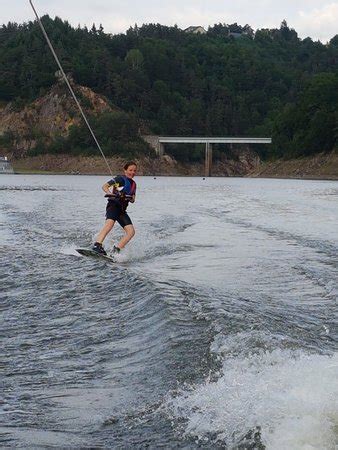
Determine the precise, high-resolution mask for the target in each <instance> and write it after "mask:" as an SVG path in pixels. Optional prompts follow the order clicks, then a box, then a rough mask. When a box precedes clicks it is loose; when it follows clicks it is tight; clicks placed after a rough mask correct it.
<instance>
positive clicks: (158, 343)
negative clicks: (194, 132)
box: [0, 175, 338, 450]
mask: <svg viewBox="0 0 338 450" xmlns="http://www.w3.org/2000/svg"><path fill="white" fill-rule="evenodd" d="M105 181H106V178H105V177H98V176H51V175H49V176H46V175H45V176H43V175H1V176H0V262H1V267H0V286H1V290H0V296H1V312H2V321H1V334H2V340H1V342H2V352H1V359H2V361H1V367H2V375H1V384H2V389H3V396H2V400H1V403H0V418H1V426H0V446H1V447H2V448H11V447H16V448H25V449H27V448H114V449H129V448H152V449H158V448H182V449H194V448H210V449H217V448H228V449H230V448H231V449H235V448H236V449H256V448H257V449H264V448H267V449H285V450H286V449H288V450H293V449H297V450H298V449H307V450H309V449H320V450H324V449H330V450H331V449H332V450H333V449H334V448H335V446H336V445H337V444H338V442H337V435H338V406H337V399H338V370H337V369H338V358H337V352H336V350H337V328H336V326H337V323H336V322H335V315H336V313H337V309H336V306H337V304H336V300H337V265H338V226H337V224H338V183H337V182H331V181H302V180H268V179H240V178H210V179H206V180H203V179H202V178H175V177H172V178H169V177H163V178H162V177H157V179H154V178H152V177H137V178H136V182H137V184H138V192H137V201H136V203H135V204H134V205H130V207H129V213H130V216H131V217H132V220H133V222H134V224H135V227H136V231H137V234H136V236H135V238H134V240H133V241H132V242H131V243H130V244H129V246H128V248H127V249H125V251H123V252H122V254H121V255H119V256H118V262H117V263H114V264H112V263H109V262H106V261H103V260H98V259H92V258H88V257H83V256H80V255H78V254H77V253H76V251H75V248H77V247H79V246H80V247H84V246H88V245H90V244H91V242H93V240H94V239H95V235H96V233H97V232H98V231H99V229H100V227H101V226H102V224H103V221H104V210H105V199H104V198H103V194H102V191H101V185H102V184H103V183H104V182H105ZM119 236H121V229H119V227H118V226H117V227H116V230H114V231H113V234H112V236H111V237H109V238H108V239H107V242H106V246H107V248H109V247H110V248H111V247H112V245H113V241H114V240H115V242H116V239H117V238H118V237H119Z"/></svg>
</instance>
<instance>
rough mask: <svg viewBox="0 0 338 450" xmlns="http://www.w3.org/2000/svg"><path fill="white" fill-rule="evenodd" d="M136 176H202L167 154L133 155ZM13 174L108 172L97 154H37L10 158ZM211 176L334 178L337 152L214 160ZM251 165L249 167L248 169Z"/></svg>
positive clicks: (199, 169)
mask: <svg viewBox="0 0 338 450" xmlns="http://www.w3.org/2000/svg"><path fill="white" fill-rule="evenodd" d="M135 161H136V163H137V165H138V175H140V176H151V177H160V176H191V177H203V178H204V177H205V171H204V162H198V163H181V162H177V161H176V160H174V159H173V158H171V157H170V156H169V155H164V156H163V157H161V158H150V157H140V158H135ZM108 162H109V165H110V167H111V170H112V172H113V173H119V172H120V171H121V167H123V165H124V164H125V158H121V157H112V158H108ZM11 164H12V166H13V169H14V174H18V175H33V174H34V175H93V176H110V174H109V172H108V170H107V167H106V166H105V164H104V162H103V160H102V158H100V157H98V156H72V155H39V156H32V157H26V158H21V159H13V160H12V161H11ZM212 169H213V170H212V174H211V177H239V178H240V177H242V178H275V179H295V180H328V181H336V180H338V153H337V152H331V153H328V154H318V155H316V156H313V157H303V158H299V159H296V160H295V159H293V160H276V161H264V162H261V163H260V164H259V165H258V166H256V167H255V168H252V167H251V168H250V167H247V166H246V167H244V166H243V165H240V164H239V163H236V161H233V160H225V161H215V162H214V164H213V168H212ZM250 169H251V170H250Z"/></svg>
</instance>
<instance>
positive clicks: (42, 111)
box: [0, 81, 112, 159]
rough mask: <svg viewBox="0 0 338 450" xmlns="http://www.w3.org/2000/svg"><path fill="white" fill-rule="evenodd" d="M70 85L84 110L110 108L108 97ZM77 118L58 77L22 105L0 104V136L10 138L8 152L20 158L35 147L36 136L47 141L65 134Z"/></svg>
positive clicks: (77, 122)
mask: <svg viewBox="0 0 338 450" xmlns="http://www.w3.org/2000/svg"><path fill="white" fill-rule="evenodd" d="M73 88H74V89H75V92H76V95H77V97H78V98H79V100H80V102H81V105H82V107H83V108H84V110H85V111H86V112H87V113H88V112H89V113H94V114H100V113H102V112H105V111H111V110H112V108H111V107H110V105H109V103H108V100H107V99H106V98H105V97H103V96H101V95H98V94H95V93H94V92H93V91H92V90H91V89H89V88H87V87H84V86H78V85H76V86H73ZM81 120H82V118H81V117H80V114H79V111H78V109H77V107H76V105H75V102H74V100H73V98H72V97H71V96H70V94H69V91H68V88H67V86H66V85H65V83H64V82H63V81H59V82H58V83H57V84H55V85H54V86H53V87H52V89H51V90H50V91H49V92H48V93H47V94H46V95H44V96H43V97H40V98H38V99H37V100H35V101H34V102H32V103H30V104H29V105H26V106H25V107H23V108H22V109H18V108H17V106H16V105H15V103H9V104H7V105H6V106H5V107H2V108H1V107H0V136H1V135H2V136H7V137H8V138H9V139H11V141H12V146H11V152H10V155H9V156H11V157H12V158H15V159H16V158H22V157H25V156H26V155H27V153H28V152H29V150H31V149H33V148H34V147H35V145H36V141H37V139H39V138H40V139H41V138H42V139H44V140H45V142H46V143H48V142H49V141H50V140H51V139H52V138H54V137H56V136H58V135H61V136H66V135H67V134H68V130H69V127H70V126H71V125H74V124H79V123H80V121H81ZM0 153H1V152H0ZM3 153H4V152H3ZM7 153H8V152H7Z"/></svg>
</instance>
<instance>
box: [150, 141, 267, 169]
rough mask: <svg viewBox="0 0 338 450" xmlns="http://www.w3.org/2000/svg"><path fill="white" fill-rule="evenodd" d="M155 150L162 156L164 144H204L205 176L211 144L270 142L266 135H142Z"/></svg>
mask: <svg viewBox="0 0 338 450" xmlns="http://www.w3.org/2000/svg"><path fill="white" fill-rule="evenodd" d="M142 137H143V139H144V140H145V141H147V142H148V143H149V145H150V146H151V147H152V148H154V150H155V152H156V153H157V154H158V155H159V156H162V155H163V154H164V146H165V144H205V176H207V177H209V176H210V175H211V168H212V145H213V144H271V143H272V139H271V138H267V137H222V136H219V137H218V136H204V137H202V136H196V137H195V136H153V135H151V136H149V135H148V136H142Z"/></svg>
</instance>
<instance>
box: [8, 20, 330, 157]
mask: <svg viewBox="0 0 338 450" xmlns="http://www.w3.org/2000/svg"><path fill="white" fill-rule="evenodd" d="M42 20H43V22H44V24H45V27H46V29H47V32H48V33H49V36H50V38H51V40H52V42H53V43H54V45H55V48H56V51H57V53H58V55H59V57H60V59H61V61H62V63H63V65H64V68H65V70H66V72H71V74H72V77H73V79H74V81H75V82H76V83H77V84H78V85H81V86H86V87H88V88H89V89H90V90H92V91H93V92H95V93H96V94H98V95H100V96H101V97H102V98H105V99H106V103H107V105H108V104H109V105H115V106H114V108H112V109H110V110H109V109H107V110H105V111H101V112H100V113H99V114H98V115H97V114H96V119H95V117H94V119H93V120H94V122H95V120H96V122H95V125H96V126H97V128H98V130H99V131H98V132H99V135H100V136H101V137H102V138H103V139H105V144H104V145H105V147H106V148H107V150H109V149H110V152H114V151H115V149H119V151H121V152H126V153H129V154H133V153H135V152H145V153H146V152H147V151H149V149H148V148H147V147H144V144H143V143H142V142H141V141H140V140H138V137H137V136H138V132H137V131H138V130H137V129H138V127H139V126H140V124H143V125H144V126H146V127H148V128H149V129H150V130H152V132H153V133H155V134H169V135H170V134H175V135H235V136H247V135H251V136H272V138H273V145H272V146H266V147H261V148H260V149H259V152H260V155H261V157H263V158H266V159H275V158H281V157H282V158H293V157H299V156H307V155H315V154H317V153H320V152H330V151H332V150H333V149H334V148H336V147H337V129H338V124H337V110H338V35H337V36H335V37H333V38H332V39H331V41H330V43H329V44H327V45H324V44H322V43H320V42H313V41H312V40H311V39H310V38H307V39H303V40H301V39H299V38H298V35H297V33H296V31H295V30H293V29H290V28H289V27H288V25H287V23H286V22H285V21H283V22H282V24H281V27H280V28H279V29H261V30H256V32H253V30H252V29H251V28H250V27H249V26H248V25H246V26H245V27H241V26H240V25H237V24H232V25H225V24H216V25H215V26H213V27H210V28H209V30H208V31H207V33H205V34H192V33H185V32H184V31H182V30H180V29H178V28H177V27H166V26H163V25H159V24H148V25H143V26H141V27H138V26H135V27H132V28H130V29H129V30H128V31H127V32H126V33H125V34H118V35H110V34H106V33H105V32H104V30H103V29H102V27H100V28H96V27H95V26H93V27H92V29H90V30H89V29H87V28H80V27H78V28H73V27H71V26H70V24H69V23H68V22H67V21H63V20H61V19H60V18H55V19H51V18H50V17H48V16H45V17H43V19H42ZM248 30H249V31H250V33H249V32H248ZM234 33H236V36H237V35H240V36H241V37H240V38H239V39H238V38H235V37H234V36H233V34H234ZM55 70H56V66H55V62H54V60H53V59H52V56H51V54H50V51H49V49H48V47H47V45H46V43H45V41H44V38H43V36H42V34H41V31H40V29H39V27H38V25H37V23H36V22H29V23H26V24H22V25H18V24H15V23H9V24H8V25H3V26H2V27H1V28H0V86H1V88H0V102H1V104H2V105H3V109H2V113H1V114H2V120H6V119H4V114H13V109H14V110H15V109H17V110H18V111H21V113H22V111H24V109H23V108H24V107H25V105H28V104H34V101H37V100H36V99H38V98H43V97H44V95H46V94H47V93H48V92H49V91H50V89H51V88H52V86H53V85H54V83H55V77H54V73H55ZM83 89H85V88H83ZM8 102H11V106H7V108H8V109H6V105H7V103H8ZM32 102H33V103H32ZM65 106H66V107H65V108H64V109H63V110H62V113H61V110H60V113H59V116H60V124H61V123H62V122H63V121H64V123H63V125H62V126H61V125H60V124H59V125H60V126H61V129H60V130H59V131H58V125H57V124H54V125H53V126H54V127H55V128H54V131H55V133H54V134H53V138H52V139H51V141H53V140H56V141H57V142H56V144H55V145H53V143H50V142H49V143H48V145H49V149H50V151H51V152H56V151H61V150H62V151H68V150H69V149H72V151H74V148H76V151H77V152H78V153H81V152H84V153H86V152H87V153H90V151H91V150H90V149H91V148H92V147H91V146H92V143H91V141H90V137H88V133H87V132H85V131H84V129H82V128H81V125H78V126H77V125H76V123H75V125H76V126H74V127H72V128H71V129H70V132H69V135H68V136H66V135H65V133H64V130H63V128H64V127H66V128H67V127H68V126H69V125H70V124H71V123H72V117H71V116H72V114H73V112H72V108H73V107H72V106H70V104H69V105H65ZM36 107H37V108H39V105H38V104H37V105H36ZM110 108H111V107H110ZM4 111H5V112H4ZM10 111H12V112H10ZM40 113H41V114H42V115H43V114H44V113H43V109H41V110H40ZM111 114H112V116H111ZM9 117H14V116H8V117H7V120H11V119H9ZM30 117H31V120H32V126H29V127H27V128H25V132H24V133H26V134H25V137H23V135H22V138H23V139H27V142H28V143H27V146H30V151H34V148H35V149H36V151H37V152H38V151H39V146H40V147H41V146H43V145H44V146H45V145H46V141H44V139H45V137H44V136H41V133H40V131H41V130H40V129H39V127H38V128H37V127H35V126H34V123H35V122H34V118H33V115H31V116H30ZM42 122H48V118H46V119H42V120H41V123H42ZM75 122H76V120H75ZM109 124H113V126H112V127H110V125H109ZM71 130H72V131H71ZM119 130H120V131H119ZM12 131H13V132H16V131H18V130H12ZM128 132H129V133H130V136H129V139H128V137H127V134H128ZM39 133H40V134H39ZM86 133H87V134H86ZM0 134H1V128H0ZM107 134H108V137H107ZM39 139H40V140H39ZM33 142H34V145H33ZM114 143H119V145H114ZM1 145H3V146H4V145H12V146H13V145H15V144H14V141H13V135H10V134H8V133H7V134H5V135H4V134H2V136H1V137H0V146H1ZM60 149H61V150H60ZM187 155H188V154H187ZM187 158H188V156H187Z"/></svg>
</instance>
